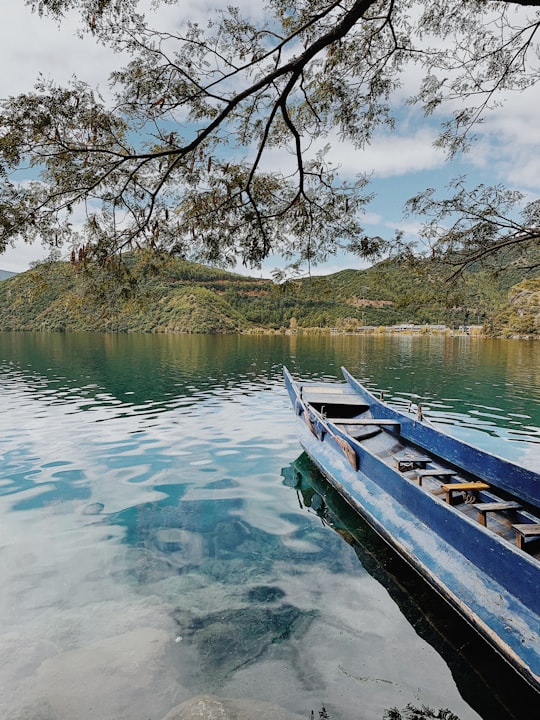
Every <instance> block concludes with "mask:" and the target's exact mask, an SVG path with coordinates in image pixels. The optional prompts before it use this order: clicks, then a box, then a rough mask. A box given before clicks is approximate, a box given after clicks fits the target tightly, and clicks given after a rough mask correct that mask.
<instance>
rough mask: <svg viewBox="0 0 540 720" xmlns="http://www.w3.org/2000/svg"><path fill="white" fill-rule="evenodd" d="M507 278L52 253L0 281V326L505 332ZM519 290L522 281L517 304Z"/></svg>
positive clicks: (397, 268)
mask: <svg viewBox="0 0 540 720" xmlns="http://www.w3.org/2000/svg"><path fill="white" fill-rule="evenodd" d="M505 278H506V279H505V280H498V281H494V280H493V278H492V277H489V276H488V275H487V274H484V273H482V272H476V273H474V274H472V275H469V276H468V277H465V279H464V281H463V282H462V283H460V284H459V285H448V286H447V285H445V284H444V283H442V282H441V280H440V277H438V276H437V274H436V273H435V272H434V270H433V267H432V266H427V265H426V267H425V268H424V269H422V268H418V267H416V268H415V269H414V271H413V269H411V268H410V267H408V266H405V265H399V264H396V263H389V262H385V263H380V264H378V265H376V266H374V267H373V268H370V269H368V270H345V271H342V272H339V273H336V274H334V275H329V276H325V277H311V278H306V279H303V280H298V281H290V282H288V283H285V284H284V285H276V284H274V283H273V282H272V281H271V280H266V279H262V278H255V277H246V276H243V275H239V274H235V273H231V272H227V271H224V270H218V269H215V268H210V267H206V266H204V265H199V264H197V263H192V262H187V261H183V260H179V259H175V258H170V257H168V258H166V259H163V260H156V259H155V258H152V257H150V256H147V255H143V256H142V257H135V258H133V259H132V260H131V261H130V262H129V272H124V271H123V270H122V268H120V269H117V271H116V272H111V268H102V269H100V268H98V267H96V266H94V265H85V264H84V263H81V264H72V263H65V262H52V263H44V264H42V265H39V266H37V267H35V268H33V269H31V270H29V271H27V272H25V273H21V274H19V275H16V276H13V277H10V278H8V279H6V280H2V281H0V330H39V331H43V330H45V331H85V330H90V331H119V332H125V331H130V332H188V333H189V332H191V333H235V332H257V331H280V330H281V331H282V330H284V329H288V328H293V329H294V328H296V329H301V328H311V329H313V330H315V329H317V331H324V330H325V329H328V328H331V329H333V330H337V331H338V332H339V331H342V332H348V331H355V330H356V329H357V328H358V327H359V326H375V327H378V326H386V325H395V324H399V323H415V324H446V325H448V326H450V327H452V326H454V327H457V326H459V325H470V324H481V323H484V322H488V323H489V324H490V325H491V326H496V329H498V330H499V331H500V332H503V333H506V334H511V331H509V330H508V328H509V322H510V321H511V318H510V315H511V310H509V306H508V305H507V304H506V298H507V296H508V291H509V290H510V286H511V285H512V284H514V283H516V282H519V281H520V280H521V279H522V278H521V277H519V276H517V277H514V276H512V277H510V276H508V275H507V274H506V275H505ZM526 294H527V290H526V288H525V289H524V288H523V287H522V288H521V290H520V292H519V298H520V301H521V310H522V306H523V298H524V295H526ZM499 308H500V311H499V315H496V314H495V313H494V311H496V310H498V309H499ZM497 318H499V319H497ZM536 322H537V324H538V321H536ZM494 323H495V325H494ZM497 323H498V326H497ZM522 325H523V322H522ZM532 326H534V322H532V324H531V322H529V323H528V326H527V327H528V329H527V332H528V333H529V334H530V333H531V332H535V331H534V329H531V328H532ZM536 332H538V328H537V330H536Z"/></svg>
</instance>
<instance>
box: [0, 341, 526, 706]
mask: <svg viewBox="0 0 540 720" xmlns="http://www.w3.org/2000/svg"><path fill="white" fill-rule="evenodd" d="M538 348H539V346H538V344H534V343H528V342H516V341H480V340H476V339H472V338H468V339H464V338H459V339H458V338H413V337H405V338H387V337H377V336H374V337H341V336H336V337H325V338H303V337H296V336H293V337H238V336H225V337H197V336H191V337H190V336H179V337H178V336H150V335H144V336H137V335H123V336H117V335H92V334H88V335H62V334H18V333H0V373H1V376H2V377H1V383H0V407H1V409H2V413H1V415H0V438H1V441H0V459H1V462H2V464H1V470H0V558H1V565H0V568H1V570H0V572H1V581H2V582H1V586H0V587H1V589H0V643H1V647H2V656H1V657H2V660H0V688H1V690H0V716H2V717H7V718H11V719H12V720H13V719H14V718H20V719H22V718H29V717H31V718H33V719H35V720H60V719H62V720H64V719H65V720H73V719H74V718H77V720H86V719H87V718H99V719H100V720H108V719H109V718H110V719H111V720H112V719H113V718H114V719H115V720H124V719H125V720H128V718H129V720H139V719H140V720H148V718H151V719H152V720H161V719H162V718H163V717H164V716H165V715H166V714H167V713H168V712H169V711H170V710H171V709H172V708H174V707H176V706H178V705H180V704H181V703H183V702H187V701H189V700H190V699H192V698H194V697H196V696H198V695H200V694H202V693H212V694H214V695H217V696H219V697H226V698H234V699H235V700H236V701H238V702H244V703H251V706H249V705H248V707H251V708H252V711H253V716H254V717H255V716H261V717H262V710H261V707H263V706H260V705H256V703H261V702H267V703H272V704H273V705H276V706H278V708H277V710H276V712H275V715H276V717H282V718H284V719H286V718H289V717H290V718H293V717H303V718H308V717H309V715H310V712H311V711H312V710H313V711H314V713H315V715H316V716H317V714H318V711H319V710H320V708H321V707H322V706H323V705H324V707H325V708H326V709H327V711H328V713H329V715H330V717H331V718H333V719H334V720H337V719H338V718H341V719H343V720H349V719H350V720H353V719H359V718H366V719H369V720H371V719H372V718H373V719H374V720H375V719H377V720H379V719H382V717H383V715H384V712H385V710H387V709H388V708H392V707H398V708H404V707H405V706H406V705H407V703H412V704H416V705H422V704H425V705H429V706H431V707H435V708H439V707H445V708H450V709H451V710H452V711H453V712H454V713H455V714H456V715H458V716H459V717H460V718H461V720H466V719H469V718H471V719H472V718H478V717H484V718H486V719H487V718H490V720H492V719H493V718H496V717H500V718H501V720H502V718H503V717H510V715H508V712H510V711H508V712H507V711H504V710H501V707H502V706H501V705H500V703H499V701H497V703H496V704H495V705H494V704H493V702H492V701H491V700H490V695H492V694H493V692H492V691H490V690H489V688H488V689H487V690H486V689H484V688H483V687H482V682H483V681H480V680H478V682H477V683H476V684H475V683H471V682H467V677H469V678H470V675H471V665H470V662H471V661H470V659H469V660H467V658H466V657H462V653H460V652H459V651H457V650H455V649H454V650H453V651H451V652H450V651H448V647H449V646H452V647H453V646H454V644H455V643H454V644H453V643H452V637H453V636H455V637H458V636H459V637H462V636H461V635H459V633H463V629H462V628H461V626H460V625H459V623H458V624H456V623H455V621H452V620H448V621H447V620H446V619H445V623H444V627H443V628H438V629H437V631H436V633H435V635H433V633H431V634H430V632H427V631H426V622H425V621H424V620H423V621H422V622H419V621H417V619H416V620H415V618H418V612H420V614H421V616H422V617H423V618H425V617H429V612H432V614H437V615H439V616H440V615H442V614H445V616H446V614H447V610H445V609H444V610H443V609H442V608H441V607H439V606H437V611H436V613H434V611H433V609H432V610H430V611H429V612H428V611H425V610H422V611H419V610H418V601H419V598H420V596H424V594H425V592H426V591H425V589H424V588H422V586H421V585H420V583H419V581H417V580H416V579H415V578H414V577H413V578H412V579H411V578H409V576H408V575H407V574H406V572H405V571H403V569H402V570H400V571H399V572H398V571H397V570H395V568H394V565H395V563H397V562H398V561H397V560H395V559H392V556H391V555H390V556H389V555H387V554H385V553H386V551H385V550H384V549H383V550H382V555H380V553H379V550H378V549H377V547H376V545H377V543H375V548H374V549H373V548H371V549H370V550H369V552H368V551H367V550H366V548H367V547H368V546H369V538H368V536H367V534H368V533H369V529H365V530H364V529H362V530H361V531H360V530H358V527H360V526H357V525H355V528H354V532H353V531H351V532H352V533H353V534H352V535H350V534H348V533H349V531H347V533H344V532H335V530H334V529H332V527H331V526H330V524H329V523H328V522H327V520H325V516H324V512H323V510H321V507H320V504H319V501H317V502H315V504H313V502H312V500H313V497H320V495H318V494H317V493H316V492H315V491H312V490H306V488H305V483H307V484H308V486H309V482H310V481H309V476H310V472H312V471H310V470H309V463H308V464H307V467H308V469H307V470H306V459H305V458H302V456H301V448H300V446H299V444H298V442H297V440H296V437H295V435H294V417H293V415H292V412H291V411H290V409H289V405H288V398H287V397H286V393H285V391H284V388H283V383H282V367H283V365H284V364H285V365H287V366H288V367H289V369H290V370H291V371H292V372H293V373H294V374H297V375H299V376H302V377H311V378H328V379H330V378H336V377H339V376H340V366H341V365H345V366H347V367H348V369H349V370H350V371H351V372H352V373H353V374H354V375H356V376H357V377H358V378H359V379H361V380H363V381H365V382H366V383H367V384H368V385H369V386H370V387H371V388H372V389H374V390H377V391H378V390H384V392H385V396H386V397H387V399H389V401H391V402H393V403H395V404H397V405H400V404H405V403H408V402H409V401H411V400H413V401H414V402H417V401H421V402H422V405H423V407H424V411H425V413H426V414H427V415H428V416H430V417H431V418H433V419H435V420H436V421H438V422H440V423H443V424H444V425H445V427H446V429H447V430H448V431H449V432H452V433H454V434H456V435H458V436H460V437H463V438H465V439H468V440H469V441H473V442H475V443H477V444H480V445H483V446H485V447H486V448H488V449H490V450H492V451H494V452H497V453H498V454H499V455H503V456H505V457H510V458H512V459H514V460H516V461H518V462H521V463H523V464H525V465H527V466H530V467H536V468H537V467H538V459H539V457H540V371H539V370H538V368H539V367H540V363H539V362H538V360H539V354H540V350H539V349H538ZM302 477H304V478H305V477H308V479H307V480H304V481H301V482H300V485H299V484H298V482H299V478H302ZM291 478H292V479H291ZM295 478H296V479H295ZM312 481H313V482H314V483H316V476H315V479H313V478H312ZM302 482H304V485H302ZM309 487H311V486H309ZM302 488H303V491H301V490H302ZM313 492H315V495H313ZM366 533H367V534H366ZM353 535H354V537H353ZM344 537H345V540H344ZM351 538H352V539H351ZM346 540H347V541H346ZM389 566H391V567H392V569H393V570H395V571H394V572H392V573H388V572H383V571H384V570H385V568H386V569H388V567H389ZM403 572H405V575H404V574H403ZM400 573H401V575H400ZM389 575H390V579H389V578H388V576H389ZM405 576H406V577H405ZM396 578H397V586H396ZM396 587H398V588H400V589H399V591H396ZM411 608H415V610H414V612H412V610H411ZM415 613H416V614H415ZM450 615H451V613H450ZM452 623H454V624H452ZM427 625H429V626H430V627H433V622H432V621H429V622H427ZM460 628H461V629H460ZM468 643H469V641H468V640H467V641H466V644H468ZM470 643H471V645H474V642H473V640H472V639H471V640H470ZM462 644H463V643H462ZM475 647H476V646H475ZM478 652H480V651H478ZM481 653H482V654H481V657H482V658H484V653H485V646H482V651H481ZM491 661H492V660H487V659H486V660H482V662H486V663H488V662H491ZM493 662H494V661H493ZM509 682H510V681H509ZM500 702H501V703H503V704H504V702H505V699H504V698H502V699H501V700H500ZM509 702H510V700H509ZM529 710H530V708H529ZM516 712H517V711H516ZM497 713H499V714H497ZM505 713H506V714H505ZM516 717H517V715H516Z"/></svg>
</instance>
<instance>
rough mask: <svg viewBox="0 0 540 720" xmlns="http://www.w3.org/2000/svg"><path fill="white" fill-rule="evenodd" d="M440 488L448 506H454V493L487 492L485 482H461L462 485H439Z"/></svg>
mask: <svg viewBox="0 0 540 720" xmlns="http://www.w3.org/2000/svg"><path fill="white" fill-rule="evenodd" d="M441 488H442V489H443V490H444V492H445V493H446V498H445V499H446V502H447V503H448V504H449V505H453V504H454V493H460V492H471V493H477V492H478V491H479V490H489V485H488V484H487V483H485V482H462V483H448V484H447V485H441Z"/></svg>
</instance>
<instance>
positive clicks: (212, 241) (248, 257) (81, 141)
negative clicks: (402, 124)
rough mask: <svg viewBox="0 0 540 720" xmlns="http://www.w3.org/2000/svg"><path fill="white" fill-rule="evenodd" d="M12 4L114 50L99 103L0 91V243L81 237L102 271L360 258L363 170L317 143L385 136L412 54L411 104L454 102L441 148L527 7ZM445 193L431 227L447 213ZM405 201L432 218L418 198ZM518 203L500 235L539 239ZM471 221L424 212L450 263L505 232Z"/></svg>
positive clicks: (471, 0)
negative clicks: (191, 15) (342, 253)
mask: <svg viewBox="0 0 540 720" xmlns="http://www.w3.org/2000/svg"><path fill="white" fill-rule="evenodd" d="M27 4H28V5H30V6H32V8H33V9H34V10H36V11H37V12H39V13H41V14H44V13H48V14H52V15H53V16H55V17H57V18H58V19H59V20H60V21H61V20H62V17H63V16H64V15H65V14H67V13H70V12H77V13H79V14H80V19H81V23H82V25H81V32H82V33H89V34H91V35H93V36H94V37H95V39H96V41H97V42H99V43H101V44H103V45H104V46H108V47H111V48H113V49H114V50H115V51H117V52H118V53H119V57H122V58H127V61H126V62H125V64H124V66H123V67H120V68H119V69H115V70H114V71H113V72H112V73H111V75H110V86H109V88H108V89H107V92H106V93H105V94H104V96H101V95H100V94H99V93H98V92H97V91H96V90H95V89H93V88H91V87H89V86H88V85H87V84H85V83H83V82H81V81H80V80H77V79H74V80H73V81H72V82H71V83H70V84H69V85H68V86H67V87H61V86H59V85H57V84H56V83H55V82H54V81H52V80H46V79H45V78H40V79H39V80H38V82H37V84H36V86H35V89H34V91H33V92H31V93H27V94H23V95H19V96H17V97H11V98H7V99H5V100H4V101H3V103H2V107H1V112H0V251H1V250H3V249H5V248H6V246H7V245H8V244H9V243H11V242H13V241H15V240H17V239H20V238H24V239H25V240H29V241H32V240H41V241H44V242H46V243H49V244H51V245H53V246H61V245H63V244H64V243H66V242H69V243H70V244H74V245H75V246H84V247H85V248H86V249H87V254H88V256H89V257H94V258H97V259H98V260H100V261H103V262H107V261H108V260H109V259H110V258H111V257H113V256H115V255H117V254H118V253H120V252H121V251H123V250H126V249H131V248H133V247H137V246H139V247H142V246H144V247H152V248H158V249H162V250H166V251H167V252H172V253H175V254H177V255H179V256H181V257H186V258H191V259H196V260H199V261H202V262H207V263H221V264H224V265H227V264H233V263H235V262H236V261H237V259H238V258H240V259H242V260H243V261H244V262H245V263H246V264H249V265H252V266H257V265H258V264H259V263H260V262H261V261H262V260H263V259H264V258H266V257H267V256H268V255H269V254H270V253H279V254H282V255H284V256H285V257H287V258H289V259H290V260H291V262H293V261H296V262H306V261H307V262H308V263H311V262H318V261H321V260H324V259H326V257H327V256H328V254H329V253H332V252H334V251H336V250H337V249H338V248H339V247H349V248H350V249H352V250H353V251H355V252H357V253H359V254H360V255H362V256H364V257H373V256H375V255H376V254H377V253H380V252H381V251H382V250H384V249H387V244H386V243H385V242H384V241H383V240H381V238H369V237H367V236H366V235H365V234H364V233H363V231H362V227H361V220H362V211H363V209H364V207H365V204H366V203H367V202H368V201H369V199H370V196H369V193H368V188H367V177H366V176H365V174H364V173H363V172H362V168H359V172H358V176H357V178H356V179H355V180H354V181H353V182H347V181H343V180H340V178H339V172H338V171H339V168H337V167H335V166H334V165H333V163H332V161H331V159H330V158H331V153H330V144H329V136H330V135H331V134H332V133H334V132H337V133H338V135H339V137H340V139H341V140H343V141H346V142H350V143H352V145H354V146H355V147H356V148H362V147H364V146H365V145H366V144H367V143H369V142H370V139H371V138H372V137H373V134H374V132H376V131H377V129H379V128H380V127H381V126H390V127H392V126H393V125H394V124H395V122H396V118H395V117H394V116H393V110H392V108H393V103H394V101H395V97H396V94H398V93H400V92H401V90H400V83H401V78H402V77H403V73H404V72H406V71H407V68H408V67H409V66H411V65H414V66H416V65H421V67H422V77H423V80H422V82H421V85H420V86H419V88H418V90H417V92H416V94H415V95H414V97H412V98H410V102H413V103H420V104H422V106H423V107H424V109H425V111H426V112H427V113H434V112H435V111H436V110H439V109H440V107H441V106H442V105H443V104H444V103H447V104H448V108H449V109H452V108H453V110H454V113H453V117H452V118H451V119H449V120H448V121H446V122H445V123H444V124H443V125H442V127H441V135H440V138H439V143H440V144H441V145H443V146H444V147H446V148H447V149H448V151H449V152H450V153H455V152H457V151H458V150H460V149H462V148H464V147H465V146H466V144H467V142H468V141H469V139H470V136H471V130H472V128H473V127H474V126H475V124H476V123H477V122H479V121H480V120H481V119H482V117H483V115H484V113H485V112H486V111H487V110H488V109H489V107H490V105H491V104H493V103H494V102H495V101H496V100H497V98H498V94H499V93H500V92H501V91H505V90H508V89H522V88H524V87H527V86H530V85H532V84H534V83H536V82H537V80H538V73H539V66H538V63H537V60H538V45H537V40H536V36H537V31H538V28H539V26H540V15H539V14H538V11H537V10H533V9H532V8H527V9H524V7H521V6H527V5H531V6H533V5H535V4H536V3H532V2H528V1H527V0H524V1H523V2H519V1H518V2H512V3H501V2H484V1H483V0H467V1H466V2H457V0H450V1H448V2H446V1H445V2H443V0H434V1H433V2H430V3H427V4H419V3H415V2H413V0H379V1H378V2H376V1H375V0H342V1H340V0H267V2H266V3H265V5H264V7H258V8H256V9H255V10H252V11H251V12H252V17H251V18H250V17H247V16H243V15H242V13H241V12H240V10H239V9H237V8H233V7H227V8H222V9H221V10H219V11H216V12H215V13H214V14H213V15H212V17H211V18H210V19H209V20H208V24H207V25H206V26H203V25H202V24H199V23H197V22H193V21H190V20H189V19H187V18H186V17H183V15H182V11H181V6H180V4H179V3H178V2H177V1H176V0H154V2H152V3H151V4H152V6H161V7H162V9H163V6H166V5H171V6H176V5H178V17H177V20H176V22H175V24H174V26H173V27H169V28H167V29H163V28H161V29H159V28H153V27H152V21H153V18H154V17H157V18H159V17H160V16H159V14H158V15H154V14H153V13H152V12H151V8H149V7H147V8H146V9H147V11H148V17H145V15H144V14H143V10H142V9H141V8H142V6H143V5H145V3H144V2H143V1H142V0H140V1H139V0H27ZM146 4H147V5H148V3H146ZM22 168H26V169H27V170H28V169H30V171H31V173H32V177H33V179H32V180H31V181H29V182H28V181H27V182H24V183H23V182H21V177H22V175H21V169H22ZM490 192H491V196H490ZM494 193H496V190H488V191H486V196H485V197H484V198H478V197H477V198H476V199H475V202H478V203H484V204H485V203H488V205H489V202H491V201H497V198H496V195H495V194H494ZM458 195H459V193H458V194H457V195H456V196H455V197H454V198H453V200H454V203H453V204H452V203H451V201H448V202H449V203H450V204H449V205H448V206H443V208H442V211H441V209H440V208H439V211H438V212H439V213H440V212H442V214H439V215H438V217H439V218H443V217H445V214H448V213H451V212H454V213H455V212H460V205H463V204H465V199H464V198H459V197H458ZM514 199H517V197H516V198H514ZM458 201H459V202H458ZM462 201H463V202H462ZM470 204H471V202H469V205H470ZM411 207H412V208H413V209H415V210H425V211H427V212H428V213H429V212H434V211H435V206H434V204H433V200H432V195H427V196H425V198H424V199H423V200H421V199H420V198H417V199H416V200H415V201H414V202H413V204H412V206H411ZM81 212H82V213H83V216H84V222H83V223H80V222H79V221H78V218H79V215H80V213H81ZM528 212H529V216H530V217H529V216H526V217H525V218H524V220H523V222H522V223H520V222H518V221H513V224H512V226H511V229H510V231H511V233H513V234H514V236H516V237H519V233H522V234H523V233H527V238H528V240H530V239H533V240H537V238H538V235H537V232H536V230H535V229H534V228H532V229H531V227H530V226H531V225H532V224H534V223H531V222H530V220H531V218H532V219H533V220H534V221H535V222H536V216H537V206H536V205H534V204H533V205H531V206H529V211H528ZM477 218H478V222H476V224H474V223H473V224H472V225H471V224H470V230H469V231H465V232H464V231H463V229H462V226H460V225H459V223H458V224H456V225H454V227H453V229H452V231H451V233H450V234H448V233H447V232H446V227H444V226H443V227H442V234H441V233H440V232H439V233H437V234H435V230H436V224H434V223H431V224H430V231H431V233H432V238H433V242H434V243H435V238H436V243H437V247H438V248H442V249H446V248H448V247H449V248H450V249H451V250H452V252H453V253H454V257H455V258H458V259H463V257H465V260H466V262H468V258H469V257H470V255H467V256H460V253H463V251H464V249H465V248H466V247H467V246H468V245H469V243H470V239H471V237H472V236H471V232H473V235H474V238H475V239H474V243H473V245H474V248H473V257H475V258H480V257H481V255H482V248H487V249H488V252H492V251H494V250H497V248H498V247H499V245H498V243H499V242H500V240H498V238H500V233H501V232H502V233H503V234H504V233H505V232H506V230H508V227H507V225H505V222H502V223H500V222H499V220H500V218H499V217H498V214H497V212H495V213H491V215H490V214H489V213H487V214H486V213H483V212H482V211H480V210H478V213H477ZM494 221H495V222H494ZM488 224H489V226H490V227H491V228H492V229H491V230H486V227H487V225H488ZM493 228H496V229H495V230H494V229H493ZM437 229H438V230H440V229H441V228H440V224H439V226H437ZM441 237H442V240H441Z"/></svg>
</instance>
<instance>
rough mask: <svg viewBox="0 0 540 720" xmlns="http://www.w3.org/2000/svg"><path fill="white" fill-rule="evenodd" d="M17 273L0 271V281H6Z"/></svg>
mask: <svg viewBox="0 0 540 720" xmlns="http://www.w3.org/2000/svg"><path fill="white" fill-rule="evenodd" d="M16 274H17V273H14V272H10V271H9V270H0V280H7V279H8V278H10V277H13V275H16Z"/></svg>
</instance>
